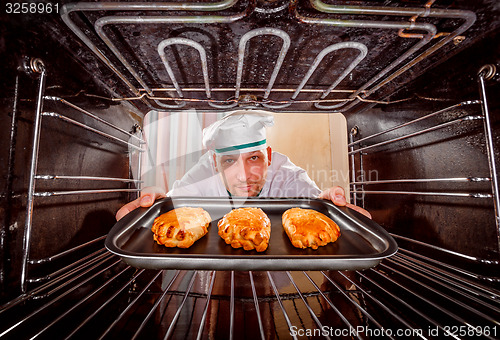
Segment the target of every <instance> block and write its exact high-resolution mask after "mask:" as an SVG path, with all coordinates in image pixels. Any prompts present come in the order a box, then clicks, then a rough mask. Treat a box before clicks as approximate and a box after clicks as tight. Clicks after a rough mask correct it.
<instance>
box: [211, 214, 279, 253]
mask: <svg viewBox="0 0 500 340" xmlns="http://www.w3.org/2000/svg"><path fill="white" fill-rule="evenodd" d="M218 227H219V235H220V237H222V238H223V239H224V241H226V243H227V244H230V245H231V247H233V248H241V247H243V249H245V250H252V249H255V250H257V251H258V252H262V251H264V250H266V249H267V246H268V245H269V238H270V237H271V221H270V220H269V217H267V215H266V214H265V213H264V211H262V209H260V208H238V209H234V210H232V211H230V212H229V213H227V214H226V215H224V217H223V218H221V220H220V221H219V223H218Z"/></svg>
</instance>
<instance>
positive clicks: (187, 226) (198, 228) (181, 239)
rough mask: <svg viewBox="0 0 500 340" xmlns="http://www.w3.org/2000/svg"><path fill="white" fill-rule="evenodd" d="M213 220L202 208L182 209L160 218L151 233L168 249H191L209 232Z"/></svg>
mask: <svg viewBox="0 0 500 340" xmlns="http://www.w3.org/2000/svg"><path fill="white" fill-rule="evenodd" d="M211 221H212V218H211V217H210V215H209V214H208V212H206V211H205V210H204V209H202V208H191V207H182V208H177V209H173V210H170V211H169V212H167V213H165V214H162V215H160V216H158V217H157V218H156V219H155V220H154V222H153V227H152V228H151V231H152V232H153V233H154V240H155V241H156V242H157V243H158V244H163V245H164V246H166V247H179V248H189V247H191V246H192V245H193V243H195V242H196V241H197V240H199V239H200V238H202V237H203V236H205V235H206V233H207V232H208V226H209V225H210V222H211Z"/></svg>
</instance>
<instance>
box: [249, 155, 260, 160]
mask: <svg viewBox="0 0 500 340" xmlns="http://www.w3.org/2000/svg"><path fill="white" fill-rule="evenodd" d="M250 159H251V160H252V161H256V160H258V159H259V156H252V158H250Z"/></svg>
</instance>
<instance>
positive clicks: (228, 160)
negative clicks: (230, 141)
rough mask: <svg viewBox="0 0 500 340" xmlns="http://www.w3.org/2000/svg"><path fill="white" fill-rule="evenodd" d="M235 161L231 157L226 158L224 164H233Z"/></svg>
mask: <svg viewBox="0 0 500 340" xmlns="http://www.w3.org/2000/svg"><path fill="white" fill-rule="evenodd" d="M233 162H234V159H230V158H229V159H225V160H224V161H223V163H224V164H232V163H233Z"/></svg>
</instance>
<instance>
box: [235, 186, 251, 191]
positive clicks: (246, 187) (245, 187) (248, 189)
mask: <svg viewBox="0 0 500 340" xmlns="http://www.w3.org/2000/svg"><path fill="white" fill-rule="evenodd" d="M238 189H240V190H243V191H250V190H251V189H252V185H243V186H238Z"/></svg>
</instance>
